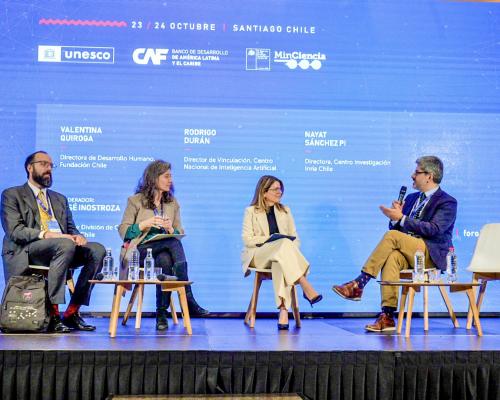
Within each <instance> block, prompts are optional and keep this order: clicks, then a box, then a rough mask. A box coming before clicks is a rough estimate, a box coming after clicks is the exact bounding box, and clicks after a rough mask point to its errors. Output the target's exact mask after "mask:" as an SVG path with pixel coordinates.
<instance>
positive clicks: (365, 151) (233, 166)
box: [0, 0, 500, 313]
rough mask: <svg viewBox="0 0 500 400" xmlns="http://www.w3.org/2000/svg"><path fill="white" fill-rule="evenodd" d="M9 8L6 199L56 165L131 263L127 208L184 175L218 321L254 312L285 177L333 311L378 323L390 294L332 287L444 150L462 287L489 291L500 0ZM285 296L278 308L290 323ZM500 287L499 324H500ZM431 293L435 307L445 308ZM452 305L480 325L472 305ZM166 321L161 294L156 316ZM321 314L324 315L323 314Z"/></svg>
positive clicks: (188, 216) (4, 74)
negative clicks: (247, 257) (257, 258)
mask: <svg viewBox="0 0 500 400" xmlns="http://www.w3.org/2000/svg"><path fill="white" fill-rule="evenodd" d="M0 7H1V10H0V11H1V13H0V24H1V25H0V41H1V47H0V48H1V50H0V57H1V64H0V92H1V100H2V101H1V103H0V110H1V112H0V134H1V144H0V159H1V161H2V163H1V164H2V165H1V170H2V173H1V177H0V188H1V189H2V190H3V189H4V188H7V187H9V186H13V185H19V184H23V183H24V182H25V181H26V176H25V172H24V169H23V162H24V158H25V157H26V155H27V154H29V153H31V152H33V151H34V150H35V149H43V150H45V151H47V152H49V153H50V154H51V156H52V157H53V160H54V162H55V164H56V165H57V166H58V168H57V169H56V170H55V171H54V173H53V175H54V185H53V189H54V190H57V191H59V192H62V193H63V194H65V195H66V196H67V197H68V199H69V202H70V205H71V208H72V210H73V214H74V218H75V221H76V222H77V224H78V226H79V228H80V230H81V231H82V232H83V233H84V234H85V235H86V236H87V237H88V238H89V240H94V241H98V242H101V243H102V244H104V245H105V246H106V247H111V248H112V249H113V254H114V256H115V259H117V258H118V253H119V248H120V245H121V242H120V238H119V236H118V232H117V230H116V227H117V225H118V224H119V223H120V220H121V217H122V213H123V211H124V208H125V205H126V201H127V197H128V196H130V195H132V194H133V193H134V190H135V187H136V185H137V181H138V179H139V177H140V175H141V173H142V171H143V169H144V167H145V166H146V165H147V164H148V162H150V161H151V160H154V159H157V158H160V159H164V160H168V161H170V162H171V163H172V165H173V170H172V172H173V176H174V183H175V190H176V191H175V194H176V197H177V198H178V200H179V202H180V204H181V213H182V218H183V224H184V227H185V229H186V234H187V235H186V237H185V238H184V239H183V244H184V247H185V250H186V253H187V257H188V263H189V274H190V278H191V279H192V280H193V281H194V282H195V283H194V285H193V291H194V293H195V295H196V298H197V300H198V301H199V303H200V304H201V305H202V306H204V307H206V308H208V309H210V310H211V311H219V312H242V311H245V310H246V307H247V305H248V301H249V299H250V294H251V288H252V278H244V277H243V274H242V270H241V267H240V250H241V248H242V242H241V223H242V219H243V211H244V208H245V207H246V206H248V204H249V202H250V200H251V198H252V195H253V191H254V188H255V184H256V182H257V180H258V178H259V177H260V176H261V175H264V174H271V175H276V176H277V177H279V178H281V179H282V180H283V181H284V184H285V193H284V197H283V203H285V204H287V205H289V206H290V207H291V209H292V211H293V215H294V217H295V221H296V224H297V228H298V233H299V235H300V237H301V241H302V250H303V253H304V254H305V256H306V257H307V258H308V260H309V261H310V263H311V274H310V280H311V282H312V283H313V285H315V287H316V288H317V290H318V291H319V292H321V293H323V295H324V296H325V300H324V301H322V302H321V303H319V304H318V305H317V306H315V307H314V309H313V311H319V312H349V313H357V312H374V311H376V310H378V308H379V287H378V284H377V283H375V282H373V283H371V284H370V285H369V286H368V287H367V288H366V291H365V295H364V298H363V301H362V302H359V303H352V302H346V301H343V300H342V299H341V298H340V297H338V296H336V295H335V294H334V293H332V291H331V286H332V284H334V283H342V282H345V281H347V280H349V279H352V278H353V277H354V276H356V275H357V274H358V273H359V270H360V268H361V266H362V264H363V263H364V261H365V260H366V258H367V256H368V255H369V253H370V251H371V250H372V249H373V247H374V246H375V245H376V243H377V242H378V240H379V239H380V237H381V236H382V234H383V233H384V232H385V230H386V229H387V222H388V221H387V218H385V217H384V216H383V215H382V214H381V212H380V211H379V209H378V206H379V205H381V204H385V205H389V204H390V203H391V201H392V200H393V199H395V198H396V196H397V194H398V191H399V188H400V187H401V185H406V186H408V187H411V179H410V174H411V173H412V171H413V170H414V168H415V164H414V162H415V159H416V158H417V157H419V156H421V155H429V154H434V155H437V156H439V157H440V158H441V159H442V160H443V161H444V164H445V176H444V180H443V183H442V188H443V189H444V190H445V191H447V192H448V193H450V194H451V195H453V196H454V197H455V198H457V200H458V204H459V208H458V218H457V221H456V225H455V230H454V237H453V240H454V243H455V246H456V249H457V252H458V256H459V278H460V279H461V280H470V279H471V276H470V274H469V273H467V272H466V271H465V268H466V267H467V265H468V263H469V261H470V259H471V256H472V253H473V250H474V245H475V243H476V240H477V236H478V233H479V231H480V229H481V226H482V225H484V224H485V223H489V222H499V221H500V201H499V186H500V175H499V170H500V161H499V159H500V157H499V156H500V151H499V147H500V4H498V3H491V2H487V3H486V2H485V3H482V2H453V1H418V2H402V1H399V0H385V1H359V0H357V1H332V0H325V1H320V0H308V1H273V0H266V1H260V0H255V1H252V0H249V1H229V0H228V1H217V0H213V1H210V0H209V1H207V0H197V1H180V0H179V1H43V2H35V1H31V2H29V1H28V2H27V1H23V2H21V1H8V2H3V3H2V5H1V6H0ZM0 274H3V271H2V272H1V273H0ZM1 278H2V277H1V276H0V281H2V285H3V279H1ZM493 285H496V284H495V283H494V284H493ZM103 286H104V285H103ZM271 286H272V285H270V284H265V285H264V286H263V289H262V295H261V296H260V303H259V310H262V311H273V310H275V306H274V301H273V296H272V293H271V290H272V288H271ZM431 292H432V291H431ZM496 292H498V291H496ZM496 292H495V290H491V292H490V293H489V294H488V296H487V298H486V302H485V304H484V306H483V310H484V311H498V309H497V308H496V307H495V303H496V301H498V300H499V299H500V295H498V293H496ZM111 296H112V292H111V289H110V288H109V287H106V288H103V287H98V288H96V289H95V291H94V293H93V297H92V301H91V305H90V306H89V307H88V308H87V309H86V310H90V311H109V308H110V303H111ZM431 296H433V297H432V299H433V300H434V301H432V306H431V311H444V306H443V304H442V302H441V300H440V298H439V297H438V296H437V295H436V293H431ZM452 302H453V304H454V306H455V308H456V309H457V310H459V311H465V309H466V305H465V302H464V299H461V297H460V296H452ZM417 308H418V306H417ZM153 309H154V291H153V290H150V291H149V290H147V291H146V297H145V310H153ZM301 309H302V310H310V308H309V305H308V304H307V303H306V302H304V301H303V300H301Z"/></svg>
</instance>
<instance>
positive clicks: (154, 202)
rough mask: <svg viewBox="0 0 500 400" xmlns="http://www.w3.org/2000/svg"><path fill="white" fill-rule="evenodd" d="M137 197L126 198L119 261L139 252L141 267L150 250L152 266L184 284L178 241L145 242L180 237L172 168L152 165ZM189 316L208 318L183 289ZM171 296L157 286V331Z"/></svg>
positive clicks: (183, 263)
mask: <svg viewBox="0 0 500 400" xmlns="http://www.w3.org/2000/svg"><path fill="white" fill-rule="evenodd" d="M135 193H136V194H135V195H133V196H131V197H129V198H128V202H127V208H126V209H125V212H124V214H123V218H122V222H121V224H120V226H119V227H118V232H119V234H120V236H121V238H122V239H123V241H124V246H123V248H122V253H121V255H120V259H121V260H126V259H127V256H128V253H129V251H131V250H132V249H134V248H137V249H138V250H139V253H140V255H141V263H142V261H143V260H144V258H145V257H146V252H147V250H146V249H147V248H151V249H152V253H153V258H154V260H155V265H156V266H157V267H161V268H162V271H163V273H164V274H168V275H175V276H176V277H177V278H178V279H179V280H183V281H187V280H189V279H188V273H187V262H186V256H185V254H184V249H183V247H182V243H181V242H180V240H178V239H176V238H174V237H170V238H166V239H161V240H155V241H151V242H148V243H144V242H146V241H147V240H148V239H150V238H152V237H153V236H155V235H157V234H162V233H168V234H183V233H184V229H183V227H182V223H181V215H180V207H179V203H178V202H177V200H176V198H175V197H174V187H173V182H172V173H171V164H170V163H169V162H166V161H163V160H156V161H153V162H151V163H150V164H149V165H148V166H147V167H146V169H145V170H144V173H143V174H142V177H141V179H140V180H139V183H138V185H137V189H136V192H135ZM186 296H187V301H188V307H189V313H190V314H191V315H193V316H201V315H206V314H208V311H207V310H205V309H203V308H202V307H200V306H199V305H198V303H197V302H196V300H195V299H194V297H193V293H192V291H191V287H190V286H186ZM169 303H170V292H162V291H161V288H160V286H159V285H157V286H156V329H158V330H165V329H167V328H168V322H167V308H168V306H169Z"/></svg>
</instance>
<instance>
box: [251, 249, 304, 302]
mask: <svg viewBox="0 0 500 400" xmlns="http://www.w3.org/2000/svg"><path fill="white" fill-rule="evenodd" d="M251 265H253V266H255V267H257V268H268V269H270V270H271V274H272V277H273V287H274V299H275V301H276V307H280V306H281V304H282V303H284V305H285V307H286V308H287V309H289V308H290V306H291V305H292V289H293V285H294V284H295V282H297V281H298V280H299V278H300V277H301V276H304V275H305V274H307V273H309V262H308V261H307V260H306V259H305V257H304V256H303V255H302V253H301V252H300V250H299V249H298V248H297V247H296V246H295V245H294V244H293V242H292V241H291V240H288V239H279V240H275V241H274V242H270V243H266V244H264V245H263V246H262V247H258V248H257V250H256V252H255V254H254V256H253V259H252V263H251Z"/></svg>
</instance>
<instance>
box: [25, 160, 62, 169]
mask: <svg viewBox="0 0 500 400" xmlns="http://www.w3.org/2000/svg"><path fill="white" fill-rule="evenodd" d="M33 164H40V165H41V166H42V167H43V168H47V167H50V168H52V169H55V168H57V165H54V164H53V163H51V162H48V161H33V162H32V163H31V165H33Z"/></svg>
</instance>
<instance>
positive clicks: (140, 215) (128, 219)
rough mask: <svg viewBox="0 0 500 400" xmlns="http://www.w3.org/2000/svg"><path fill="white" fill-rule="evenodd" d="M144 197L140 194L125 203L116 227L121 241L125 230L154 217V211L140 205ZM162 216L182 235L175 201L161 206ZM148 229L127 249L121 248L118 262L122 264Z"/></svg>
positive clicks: (182, 231)
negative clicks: (120, 220) (125, 205)
mask: <svg viewBox="0 0 500 400" xmlns="http://www.w3.org/2000/svg"><path fill="white" fill-rule="evenodd" d="M143 198H144V196H143V195H142V194H141V193H138V194H135V195H133V196H130V197H129V198H128V201H127V208H126V209H125V212H124V213H123V218H122V222H121V224H120V225H119V226H118V233H119V234H120V237H121V238H122V240H123V239H124V238H125V234H126V233H127V229H128V228H129V226H131V225H133V224H139V223H141V222H142V221H144V220H146V219H148V218H151V217H154V215H155V214H154V211H153V210H151V209H150V208H146V207H144V205H143V204H142V200H143ZM163 214H164V215H166V216H168V217H169V218H170V219H171V221H172V227H173V228H174V229H177V231H179V233H184V228H183V227H182V222H181V209H180V206H179V203H178V202H177V199H175V198H174V199H173V201H171V202H170V203H166V204H163ZM148 232H149V229H147V230H145V231H143V232H142V234H141V235H140V236H138V237H136V238H135V239H133V240H132V241H131V242H130V245H129V246H127V248H125V247H122V249H121V252H120V261H121V262H122V263H123V261H124V260H126V259H127V257H128V251H129V250H132V249H133V248H135V247H137V245H138V244H139V243H141V241H142V240H143V239H144V238H145V237H146V235H147V234H148Z"/></svg>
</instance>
